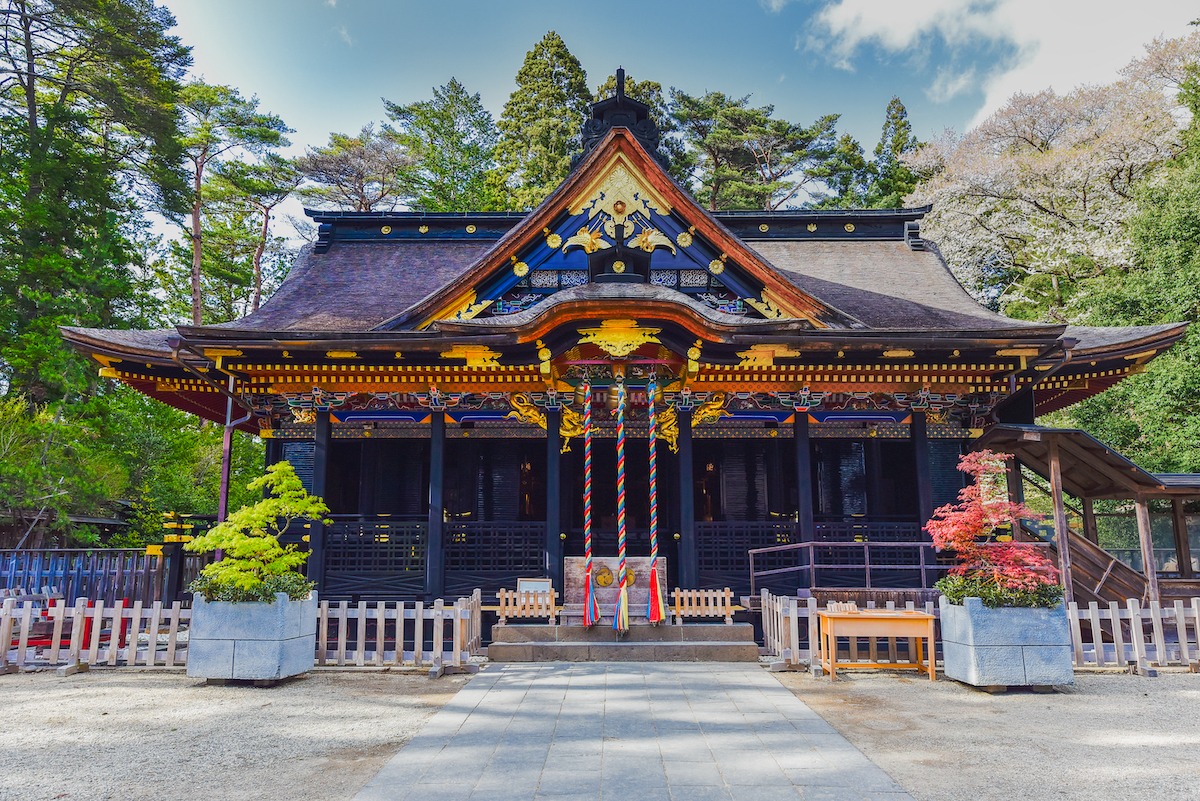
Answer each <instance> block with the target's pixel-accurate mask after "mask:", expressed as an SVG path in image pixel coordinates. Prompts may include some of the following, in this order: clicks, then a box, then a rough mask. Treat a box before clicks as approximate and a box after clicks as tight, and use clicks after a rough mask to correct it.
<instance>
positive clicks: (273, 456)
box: [263, 437, 283, 467]
mask: <svg viewBox="0 0 1200 801" xmlns="http://www.w3.org/2000/svg"><path fill="white" fill-rule="evenodd" d="M263 444H264V445H265V446H266V454H265V457H264V461H265V462H266V464H265V465H264V467H270V466H271V465H273V464H275V463H277V462H282V461H283V440H281V439H276V438H275V437H268V438H267V439H265V440H263Z"/></svg>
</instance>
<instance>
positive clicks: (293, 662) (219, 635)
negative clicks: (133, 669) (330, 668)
mask: <svg viewBox="0 0 1200 801" xmlns="http://www.w3.org/2000/svg"><path fill="white" fill-rule="evenodd" d="M316 645H317V594H316V593H315V592H314V593H312V595H310V596H309V597H308V598H306V599H305V600H303V601H292V600H289V599H288V597H287V595H285V594H283V593H278V594H277V595H276V596H275V602H274V603H265V602H261V601H258V602H249V603H228V602H225V601H213V602H211V603H209V602H207V601H205V600H204V597H203V596H202V595H194V596H193V598H192V625H191V631H190V639H189V642H188V661H187V674H188V675H189V676H192V677H194V678H201V679H243V680H252V681H270V680H275V679H284V678H287V677H288V676H298V675H300V674H301V673H307V672H308V671H310V670H312V667H313V662H314V660H315V653H316Z"/></svg>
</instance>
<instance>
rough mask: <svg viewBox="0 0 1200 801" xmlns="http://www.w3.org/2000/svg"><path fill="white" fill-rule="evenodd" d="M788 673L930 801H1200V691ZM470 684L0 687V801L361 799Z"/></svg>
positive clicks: (158, 681) (83, 681) (378, 676)
mask: <svg viewBox="0 0 1200 801" xmlns="http://www.w3.org/2000/svg"><path fill="white" fill-rule="evenodd" d="M776 675H777V677H778V678H779V679H780V681H782V682H783V684H784V685H785V686H786V687H788V688H789V689H791V690H792V691H793V692H795V693H796V695H797V696H799V698H800V699H801V700H802V701H804V702H805V703H807V704H809V705H810V706H811V707H812V708H813V709H814V710H815V711H816V712H817V713H818V714H820V715H822V716H823V717H824V718H825V719H826V720H828V721H829V722H830V723H831V724H832V725H833V726H834V727H836V728H837V730H838V731H839V732H841V733H842V734H843V735H844V736H846V737H847V738H848V739H849V740H850V741H851V742H852V743H854V744H855V745H856V746H858V747H859V748H860V749H862V751H863V752H864V753H866V755H867V756H868V757H870V758H871V759H872V760H874V761H875V763H876V764H878V765H879V766H880V767H882V768H883V769H884V770H886V771H887V772H888V773H890V774H891V775H892V777H893V778H895V779H896V780H897V781H898V782H900V784H902V785H903V786H904V787H905V789H907V790H908V791H909V792H911V793H912V794H913V795H914V796H915V797H916V798H917V799H919V801H958V799H967V800H969V801H988V799H1004V801H1011V799H1017V798H1029V799H1064V798H1065V799H1088V801H1092V800H1093V799H1116V798H1137V799H1139V800H1140V799H1146V800H1147V801H1155V800H1157V799H1180V800H1181V801H1182V800H1184V799H1186V800H1187V801H1194V799H1197V798H1200V676H1196V675H1190V674H1182V673H1160V675H1159V676H1158V677H1157V678H1153V679H1150V678H1140V677H1137V676H1128V675H1124V674H1119V675H1117V674H1107V675H1105V674H1082V675H1077V677H1076V679H1077V682H1078V683H1077V684H1076V686H1075V687H1074V688H1073V689H1070V690H1067V691H1065V692H1056V693H1050V694H1038V693H1031V692H1023V691H1013V692H1009V693H1007V694H1003V695H988V694H987V693H983V692H980V691H978V690H973V689H970V688H968V687H965V686H963V685H961V684H958V683H956V682H952V681H947V680H944V679H939V680H938V681H937V682H929V681H927V680H924V679H917V678H914V677H912V676H909V675H903V674H895V673H887V672H873V671H854V672H850V671H847V673H846V674H844V675H845V678H844V679H840V680H839V681H837V682H835V683H831V682H829V681H828V680H825V679H814V678H812V677H810V676H808V675H807V674H801V673H789V674H776ZM465 681H466V677H463V676H447V677H444V678H442V679H439V680H437V681H431V680H429V679H428V678H426V677H425V675H424V674H411V673H410V674H403V673H376V672H362V671H359V672H349V671H339V672H332V671H318V672H315V673H312V674H310V675H308V676H306V677H303V678H300V679H297V680H294V681H291V682H288V683H285V684H283V685H280V686H278V687H274V688H270V689H259V688H254V687H241V686H226V687H206V686H204V685H203V683H202V682H200V681H198V680H195V679H189V678H187V677H186V676H184V675H183V673H182V672H167V671H163V670H153V671H152V670H145V671H139V670H127V669H121V670H116V671H113V670H107V671H106V670H95V671H92V672H90V673H83V674H79V675H76V676H71V677H69V678H58V677H56V676H55V675H54V674H53V672H41V673H29V674H18V675H9V676H0V801H10V800H11V801H41V799H71V800H72V801H105V800H106V799H122V801H139V800H140V799H147V801H150V800H151V799H153V800H154V801H158V799H164V798H170V799H172V801H192V799H195V800H196V801H243V800H244V799H252V798H269V799H272V801H291V799H296V801H300V799H305V800H306V801H307V800H308V799H314V800H320V801H335V800H336V799H349V798H351V797H353V795H354V794H355V793H356V792H357V791H358V789H359V788H360V787H362V785H363V784H365V783H366V781H367V780H368V779H369V778H370V777H371V776H373V775H374V774H375V772H376V771H377V770H378V769H379V768H380V767H382V766H383V764H384V763H385V762H386V761H387V759H388V758H389V757H390V756H391V755H392V754H394V753H395V752H396V751H397V750H398V749H399V748H400V747H401V746H402V745H403V744H404V743H405V742H407V741H408V739H409V738H410V737H412V735H413V734H414V733H415V732H416V731H417V730H418V729H419V728H420V727H421V725H422V724H423V723H424V722H425V720H426V719H427V718H428V717H429V716H430V715H432V714H433V712H434V711H436V710H437V709H438V708H440V707H441V705H442V704H444V703H445V702H446V701H447V700H449V699H450V697H451V696H453V694H454V693H455V692H456V691H457V690H458V688H459V687H461V686H462V685H463V683H464V682H465Z"/></svg>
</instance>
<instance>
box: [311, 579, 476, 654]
mask: <svg viewBox="0 0 1200 801" xmlns="http://www.w3.org/2000/svg"><path fill="white" fill-rule="evenodd" d="M482 643H483V602H482V599H481V596H480V591H479V590H475V592H473V593H472V594H471V596H470V597H469V598H459V599H458V600H457V601H455V602H454V603H453V604H450V605H447V604H446V603H445V602H444V601H442V600H441V599H440V598H439V599H438V600H436V601H434V602H433V603H432V604H428V605H427V604H423V603H420V602H417V603H412V604H406V603H403V602H394V603H388V602H385V601H379V602H378V603H373V604H368V603H367V602H366V601H361V602H359V603H358V604H354V605H351V604H349V603H347V602H346V601H342V602H341V603H338V604H335V605H332V606H331V605H330V604H329V602H328V601H322V602H321V604H320V608H319V610H318V612H317V664H318V665H337V666H340V667H347V666H349V667H387V666H396V665H415V666H418V667H440V666H454V667H461V666H462V665H463V663H464V662H466V661H468V660H469V659H470V657H471V656H472V655H473V654H476V653H479V652H480V651H481V650H482Z"/></svg>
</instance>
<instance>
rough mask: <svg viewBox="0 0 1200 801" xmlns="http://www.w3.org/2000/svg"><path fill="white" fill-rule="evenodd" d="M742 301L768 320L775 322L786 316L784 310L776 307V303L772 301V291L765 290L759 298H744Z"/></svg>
mask: <svg viewBox="0 0 1200 801" xmlns="http://www.w3.org/2000/svg"><path fill="white" fill-rule="evenodd" d="M742 300H744V301H745V302H746V305H748V306H750V307H751V308H752V309H754V310H755V311H757V312H758V313H759V314H761V315H762V316H763V317H765V318H767V319H768V320H775V319H778V318H780V317H783V316H784V315H783V310H782V309H780V308H779V307H778V306H776V305H775V302H774V301H773V300H772V299H771V296H770V290H767V289H764V290H763V291H762V295H760V296H759V297H757V298H742Z"/></svg>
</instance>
